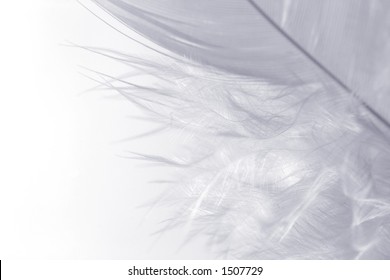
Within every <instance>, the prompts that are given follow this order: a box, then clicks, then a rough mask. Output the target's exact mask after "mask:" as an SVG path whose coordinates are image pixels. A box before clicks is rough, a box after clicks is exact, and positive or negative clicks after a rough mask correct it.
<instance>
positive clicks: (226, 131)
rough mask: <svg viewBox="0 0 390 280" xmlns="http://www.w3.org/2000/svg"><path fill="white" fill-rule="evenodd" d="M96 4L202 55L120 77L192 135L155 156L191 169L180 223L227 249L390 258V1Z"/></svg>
mask: <svg viewBox="0 0 390 280" xmlns="http://www.w3.org/2000/svg"><path fill="white" fill-rule="evenodd" d="M94 1H95V2H96V3H98V4H99V5H100V6H101V7H102V8H104V9H105V10H107V11H108V12H109V13H111V14H112V15H113V16H115V17H116V18H117V19H119V20H120V21H122V22H123V23H124V24H126V25H127V26H128V27H130V28H131V29H133V30H135V31H136V32H138V33H140V34H142V35H144V36H145V37H146V38H148V39H150V40H151V41H153V42H155V43H157V44H158V45H160V46H161V47H163V48H165V49H167V50H169V51H171V52H173V53H175V54H177V55H180V56H182V57H183V59H186V60H187V61H188V63H186V62H183V61H175V60H174V59H171V58H166V63H162V62H147V59H145V63H142V62H140V60H139V59H134V58H131V57H127V59H128V60H129V62H131V63H134V64H137V67H139V68H140V69H143V70H144V71H145V72H148V73H150V71H153V72H154V73H155V72H159V73H160V74H159V75H154V78H156V77H157V78H158V79H159V80H160V84H159V86H158V87H155V88H152V87H150V86H148V87H146V86H134V84H129V83H128V82H127V87H125V88H124V89H123V87H119V86H112V88H114V89H116V90H117V91H118V92H120V93H121V94H123V95H125V96H126V97H128V99H129V100H131V101H132V102H134V103H135V104H138V105H139V106H143V107H144V108H147V109H148V110H149V111H150V112H152V113H157V114H158V115H159V117H160V118H161V117H163V116H166V119H167V120H166V123H168V124H170V125H171V126H172V127H176V128H180V129H182V130H184V131H186V132H187V133H188V134H189V136H188V137H187V138H186V143H185V145H183V146H184V147H182V148H179V149H178V151H179V153H180V154H181V158H180V160H176V159H175V160H172V159H168V158H166V159H164V158H163V157H160V156H158V157H156V156H148V155H143V156H142V157H143V158H144V159H145V158H148V159H149V160H152V161H155V160H156V159H157V158H158V159H159V162H160V163H163V162H165V163H167V164H169V163H172V162H175V164H171V165H172V166H174V167H175V168H181V169H182V171H179V172H178V178H180V180H181V181H180V184H178V185H177V188H176V189H175V190H178V191H177V192H176V195H177V197H178V201H180V199H181V200H183V199H184V200H185V201H184V202H178V203H177V204H178V206H177V207H178V209H179V208H180V213H181V214H180V215H179V216H178V217H177V219H176V222H175V225H178V224H181V223H186V222H188V221H190V222H191V227H192V229H193V230H194V231H198V230H199V231H201V232H202V233H203V234H209V235H210V242H211V243H212V244H213V245H216V246H217V247H218V249H220V250H222V251H223V252H225V253H226V254H227V257H238V258H389V257H390V235H389V234H390V233H389V231H390V218H389V217H390V216H389V214H390V175H389V174H390V145H389V141H390V140H389V137H390V128H389V126H388V123H389V120H390V114H389V113H388V107H389V106H390V94H389V90H390V78H389V77H390V2H388V1H379V0H374V1H364V0H345V1H336V0H326V1H309V0H299V1H291V0H279V1H270V0H248V1H235V0H228V1H226V0H214V1H209V0H199V1H186V0H164V1H152V0H132V1H130V0H94ZM116 56H117V57H118V56H120V55H118V54H116ZM124 57H126V56H124ZM161 77H164V79H163V78H161ZM167 80H169V81H175V82H174V83H167V82H166V81H167ZM116 82H119V83H122V84H123V83H126V82H125V81H124V80H123V79H122V80H117V81H116ZM146 93H147V94H146ZM160 121H161V119H160ZM187 148H188V150H187ZM180 194H181V195H180ZM179 205H180V206H179ZM181 206H183V207H185V208H184V209H185V210H183V208H181Z"/></svg>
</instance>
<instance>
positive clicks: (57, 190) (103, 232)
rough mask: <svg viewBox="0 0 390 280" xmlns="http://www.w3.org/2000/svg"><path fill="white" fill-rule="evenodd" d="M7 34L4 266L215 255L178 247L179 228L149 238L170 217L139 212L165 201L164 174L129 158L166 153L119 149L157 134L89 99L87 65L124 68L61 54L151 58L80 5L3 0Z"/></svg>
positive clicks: (137, 146)
mask: <svg viewBox="0 0 390 280" xmlns="http://www.w3.org/2000/svg"><path fill="white" fill-rule="evenodd" d="M82 2H83V3H85V4H87V5H88V6H89V7H91V8H92V9H94V10H95V11H97V12H98V13H99V11H98V9H96V7H94V5H92V4H91V3H90V2H89V1H82ZM100 14H101V16H103V17H104V16H105V15H104V13H100ZM107 20H110V18H109V17H107ZM112 23H113V24H114V25H115V24H116V23H115V22H114V21H113V22H112ZM118 28H123V27H121V26H119V25H118ZM0 29H1V30H0V31H1V32H0V36H1V43H0V48H1V49H0V71H1V73H0V74H1V75H0V79H1V83H0V91H1V92H0V173H1V175H0V220H1V224H0V258H3V259H4V258H8V259H9V258H29V259H30V258H38V259H41V258H44V259H58V258H59V259H64V258H65V259H84V258H89V259H149V258H153V259H159V258H209V257H211V253H210V252H209V251H210V250H209V248H205V246H204V245H203V242H202V241H201V240H195V241H193V242H191V244H190V245H187V246H184V247H181V245H182V242H183V237H184V235H183V231H181V230H176V231H170V232H168V233H166V234H164V235H163V236H161V237H159V238H157V236H155V235H152V234H151V233H153V232H154V231H155V230H158V229H159V222H160V221H161V220H162V219H163V218H166V217H167V216H168V217H169V215H170V213H169V212H167V211H165V212H164V211H161V210H160V209H159V210H158V211H151V212H148V211H147V210H148V209H146V208H139V206H140V205H141V204H144V203H145V202H149V201H151V199H152V198H153V197H154V195H155V194H156V193H159V192H161V191H162V187H161V186H159V185H153V184H148V183H147V182H148V181H149V180H153V179H155V178H154V177H156V178H158V173H157V171H155V169H148V168H145V166H142V165H139V163H135V162H134V161H131V160H129V159H126V158H123V157H122V156H123V155H126V151H127V150H132V151H138V150H143V151H148V149H149V148H150V149H151V148H152V147H155V148H156V147H157V148H160V147H161V148H163V147H164V145H165V143H164V142H163V140H158V139H156V138H153V139H142V140H140V141H138V142H137V141H134V142H126V141H122V142H120V141H119V142H118V140H122V139H125V138H126V137H129V136H132V135H135V134H137V133H142V132H145V131H148V130H150V129H152V128H153V127H154V126H153V124H151V123H147V122H141V121H135V120H133V119H130V118H129V117H128V115H137V114H138V115H139V114H141V112H139V111H137V110H136V109H135V108H134V107H132V106H131V104H130V103H129V102H127V101H126V100H125V99H124V98H121V97H120V96H118V95H117V94H115V93H112V92H111V93H108V92H101V91H100V92H99V91H88V92H84V91H85V90H87V89H90V88H92V87H94V86H96V82H94V81H92V80H89V79H88V78H86V77H85V76H83V74H88V71H86V70H85V69H83V68H82V67H81V66H83V67H88V68H92V69H94V70H97V71H104V72H108V73H110V74H121V73H123V72H125V71H126V69H125V68H124V67H123V66H121V65H118V64H115V63H113V61H111V60H109V59H107V58H103V57H99V56H98V55H96V54H92V53H90V52H88V51H84V50H82V49H81V48H74V47H66V46H64V44H69V42H70V43H75V44H78V45H86V46H96V47H107V48H111V49H115V50H127V49H129V48H131V49H132V51H134V50H135V49H134V48H139V52H143V51H144V50H143V49H142V48H140V47H139V46H137V45H136V44H134V43H131V42H130V41H129V40H127V39H125V37H124V36H123V35H120V34H118V33H116V32H114V31H113V30H112V28H110V27H108V26H107V25H106V24H104V23H103V22H101V21H100V20H99V19H98V18H97V17H95V16H94V15H93V14H91V13H90V12H89V11H88V10H87V9H85V8H83V7H82V6H81V5H80V3H78V2H77V1H75V0H35V1H31V0H19V1H2V2H1V4H0Z"/></svg>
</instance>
